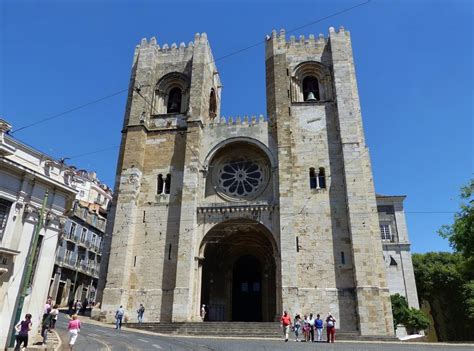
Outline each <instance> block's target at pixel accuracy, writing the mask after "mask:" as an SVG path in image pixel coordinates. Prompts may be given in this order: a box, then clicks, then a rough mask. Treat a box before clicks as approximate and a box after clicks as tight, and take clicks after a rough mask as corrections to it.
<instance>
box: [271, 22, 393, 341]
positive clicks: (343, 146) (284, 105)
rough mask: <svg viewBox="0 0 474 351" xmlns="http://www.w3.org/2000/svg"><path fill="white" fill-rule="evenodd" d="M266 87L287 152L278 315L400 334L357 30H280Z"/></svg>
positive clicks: (281, 160) (279, 143)
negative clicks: (322, 315) (326, 318)
mask: <svg viewBox="0 0 474 351" xmlns="http://www.w3.org/2000/svg"><path fill="white" fill-rule="evenodd" d="M266 84H267V114H268V119H269V134H270V138H271V140H273V141H274V143H275V145H274V149H275V150H278V151H277V153H278V184H279V191H278V193H279V198H278V203H279V208H280V217H279V220H280V223H279V229H280V233H279V235H280V247H281V272H280V274H281V286H282V301H281V305H280V306H279V307H280V308H281V309H282V310H283V309H287V310H289V311H303V310H304V311H331V312H332V314H333V315H334V316H335V317H336V319H337V320H338V323H339V324H338V328H341V329H342V330H345V331H353V332H359V333H360V334H361V335H393V334H394V330H393V323H392V311H391V304H390V295H389V290H388V287H387V283H386V276H385V270H384V263H383V256H382V246H381V242H380V238H379V227H378V219H377V207H376V201H375V192H374V184H373V176H372V169H371V164H370V158H369V153H368V148H367V146H366V144H365V138H364V132H363V126H362V118H361V112H360V103H359V96H358V91H357V83H356V76H355V68H354V62H353V55H352V48H351V38H350V35H349V32H347V31H345V30H344V28H342V27H341V28H340V29H339V31H336V30H335V29H334V28H332V27H331V28H330V29H329V36H328V37H325V36H324V35H322V34H320V35H319V37H317V38H316V37H315V36H314V35H310V36H309V37H308V38H305V37H304V36H300V37H299V39H298V40H297V39H296V38H295V37H294V36H291V37H290V39H289V40H287V39H286V36H285V31H284V30H281V31H280V32H279V33H277V32H276V31H273V33H272V36H271V37H269V38H268V39H267V41H266ZM279 312H281V311H279Z"/></svg>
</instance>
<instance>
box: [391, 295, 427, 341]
mask: <svg viewBox="0 0 474 351" xmlns="http://www.w3.org/2000/svg"><path fill="white" fill-rule="evenodd" d="M390 299H391V301H392V313H393V323H394V325H395V329H396V328H397V325H399V324H403V325H404V326H405V328H406V329H407V332H408V333H415V332H418V331H421V330H426V329H427V328H428V327H429V326H430V322H429V320H428V318H427V317H426V316H425V315H424V314H423V312H421V311H420V310H417V309H416V308H413V307H412V308H409V307H408V302H407V300H406V299H405V297H404V296H401V295H400V294H395V295H391V296H390Z"/></svg>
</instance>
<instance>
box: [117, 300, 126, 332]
mask: <svg viewBox="0 0 474 351" xmlns="http://www.w3.org/2000/svg"><path fill="white" fill-rule="evenodd" d="M124 315H125V310H124V309H123V307H122V306H120V307H119V309H118V310H117V312H115V329H118V330H120V329H122V319H123V316H124Z"/></svg>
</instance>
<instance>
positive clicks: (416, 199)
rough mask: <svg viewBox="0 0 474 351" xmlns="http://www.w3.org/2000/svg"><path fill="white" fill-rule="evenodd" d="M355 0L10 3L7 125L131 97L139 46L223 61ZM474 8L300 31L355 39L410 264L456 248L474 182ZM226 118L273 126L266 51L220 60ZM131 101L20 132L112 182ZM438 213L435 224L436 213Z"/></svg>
mask: <svg viewBox="0 0 474 351" xmlns="http://www.w3.org/2000/svg"><path fill="white" fill-rule="evenodd" d="M363 2H365V0H359V1H356V0H354V1H352V0H351V1H238V2H237V1H235V2H234V1H200V2H198V1H194V2H191V1H188V2H186V1H169V2H167V1H162V2H159V1H131V0H130V1H102V2H101V1H21V0H20V1H12V0H6V1H5V0H4V1H2V2H1V4H0V35H1V37H0V43H1V46H0V67H1V71H0V72H1V73H0V74H1V77H0V78H1V79H0V82H1V83H0V116H2V118H4V119H7V120H8V121H10V122H11V123H12V124H13V126H14V128H20V127H22V126H24V125H27V124H29V123H31V122H34V121H37V120H40V119H43V118H45V117H49V116H52V115H55V114H57V113H61V112H63V111H66V110H70V109H71V108H74V107H76V106H79V105H82V104H84V103H87V102H90V101H92V100H96V99H98V98H101V97H103V96H105V95H108V94H111V93H114V92H117V91H119V90H122V89H126V88H127V86H128V82H129V73H130V66H131V61H132V56H133V50H134V48H135V46H136V45H137V44H138V43H139V42H140V39H141V38H143V37H147V38H150V37H152V36H156V37H157V40H158V43H159V44H161V45H162V44H164V43H168V44H171V43H173V42H176V43H178V44H179V43H180V42H181V41H183V42H185V43H188V42H189V41H191V40H193V37H194V33H196V32H206V33H207V34H208V38H209V40H210V43H211V47H212V49H213V53H214V57H215V58H219V57H222V56H224V55H226V54H228V53H230V52H234V51H235V50H238V49H241V48H243V47H247V46H249V45H251V44H254V43H256V42H259V41H263V38H264V36H265V34H267V33H269V32H271V30H272V29H273V28H275V29H280V28H286V30H287V31H289V30H291V29H293V28H296V27H299V26H301V25H304V24H306V23H309V22H313V21H315V20H317V19H319V18H322V17H325V16H327V15H330V14H332V13H335V12H338V11H340V10H343V9H345V8H348V7H351V6H354V5H356V4H358V3H363ZM472 15H473V5H472V2H471V1H468V0H454V1H421V0H411V1H410V0H405V1H381V0H378V1H377V0H372V1H370V2H369V3H368V4H366V5H363V6H360V7H358V8H356V9H354V10H352V11H350V12H347V13H344V14H342V15H339V16H336V17H333V18H330V19H327V20H324V21H321V22H320V23H317V24H315V25H312V26H309V27H307V28H304V29H302V30H301V31H299V32H298V33H294V34H296V35H297V36H298V35H299V34H304V35H306V36H307V35H308V34H310V33H314V34H315V35H317V34H319V33H324V34H325V35H327V33H328V28H329V27H330V26H334V27H339V26H341V25H343V26H344V27H345V28H346V30H349V31H350V32H351V35H352V43H353V50H354V56H355V64H356V72H357V77H358V85H359V93H360V97H361V106H362V116H363V120H364V127H365V132H366V138H367V143H368V145H369V147H370V153H371V159H372V164H373V171H374V176H375V185H376V190H377V192H379V193H382V194H397V195H398V194H405V195H407V196H408V197H407V200H406V208H405V209H406V211H407V221H408V229H409V233H410V237H411V241H412V243H413V251H414V252H426V251H435V250H449V245H448V243H447V242H446V241H445V240H443V239H441V238H440V237H439V236H438V235H437V234H436V231H437V229H438V228H439V227H440V226H441V225H442V224H445V223H451V222H452V217H453V213H452V212H454V211H456V210H457V209H458V207H459V197H458V193H459V188H460V186H461V185H463V184H465V183H466V182H467V181H468V179H469V178H470V177H471V176H472V171H473V167H472V165H473V147H472V146H473V145H472V136H473V123H472V116H473V103H472V101H473V100H472V97H473V96H472V94H473V84H472V82H473V57H472V45H473V44H472V43H473V37H472V36H473V27H472V23H473V16H472ZM217 66H218V68H219V71H220V75H221V79H222V82H223V84H224V88H223V97H222V114H223V115H232V116H235V115H245V114H249V115H251V114H257V115H258V114H265V70H264V48H263V45H260V46H257V47H255V48H252V49H250V50H247V51H245V52H242V53H240V54H238V55H235V56H232V57H229V58H227V59H223V60H219V61H218V62H217ZM125 99H126V96H125V93H123V94H119V95H117V96H115V97H112V98H110V99H107V100H104V101H102V102H100V103H97V104H94V105H91V106H88V107H86V108H83V109H80V110H77V111H75V112H72V113H69V114H66V115H64V116H63V117H61V118H58V119H54V120H52V121H50V122H47V123H43V124H40V125H37V126H34V127H31V128H28V129H24V130H22V131H19V132H18V133H15V137H17V138H19V139H20V140H22V141H25V142H26V143H28V144H30V145H32V146H34V147H36V148H38V149H40V150H42V151H44V152H46V153H49V154H51V155H52V156H54V157H57V158H59V157H71V156H75V155H81V154H84V153H88V152H94V151H97V150H102V149H107V150H106V151H103V152H99V153H95V154H91V155H86V156H82V157H77V158H73V159H72V160H71V161H70V163H71V164H74V165H75V166H77V167H79V168H86V169H89V170H95V171H97V173H98V176H99V177H100V178H101V179H103V180H104V181H105V182H106V183H108V184H113V179H114V176H115V167H116V162H117V153H118V148H113V147H114V146H118V145H119V142H120V129H121V125H122V120H123V113H124V107H125ZM433 212H434V213H433Z"/></svg>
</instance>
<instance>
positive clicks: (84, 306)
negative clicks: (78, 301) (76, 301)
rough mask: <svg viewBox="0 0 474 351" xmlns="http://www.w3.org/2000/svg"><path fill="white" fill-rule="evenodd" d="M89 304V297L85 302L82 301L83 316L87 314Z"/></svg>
mask: <svg viewBox="0 0 474 351" xmlns="http://www.w3.org/2000/svg"><path fill="white" fill-rule="evenodd" d="M88 304H89V302H88V301H87V299H84V302H83V303H82V306H81V311H82V315H83V316H85V315H86V310H87V306H88Z"/></svg>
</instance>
